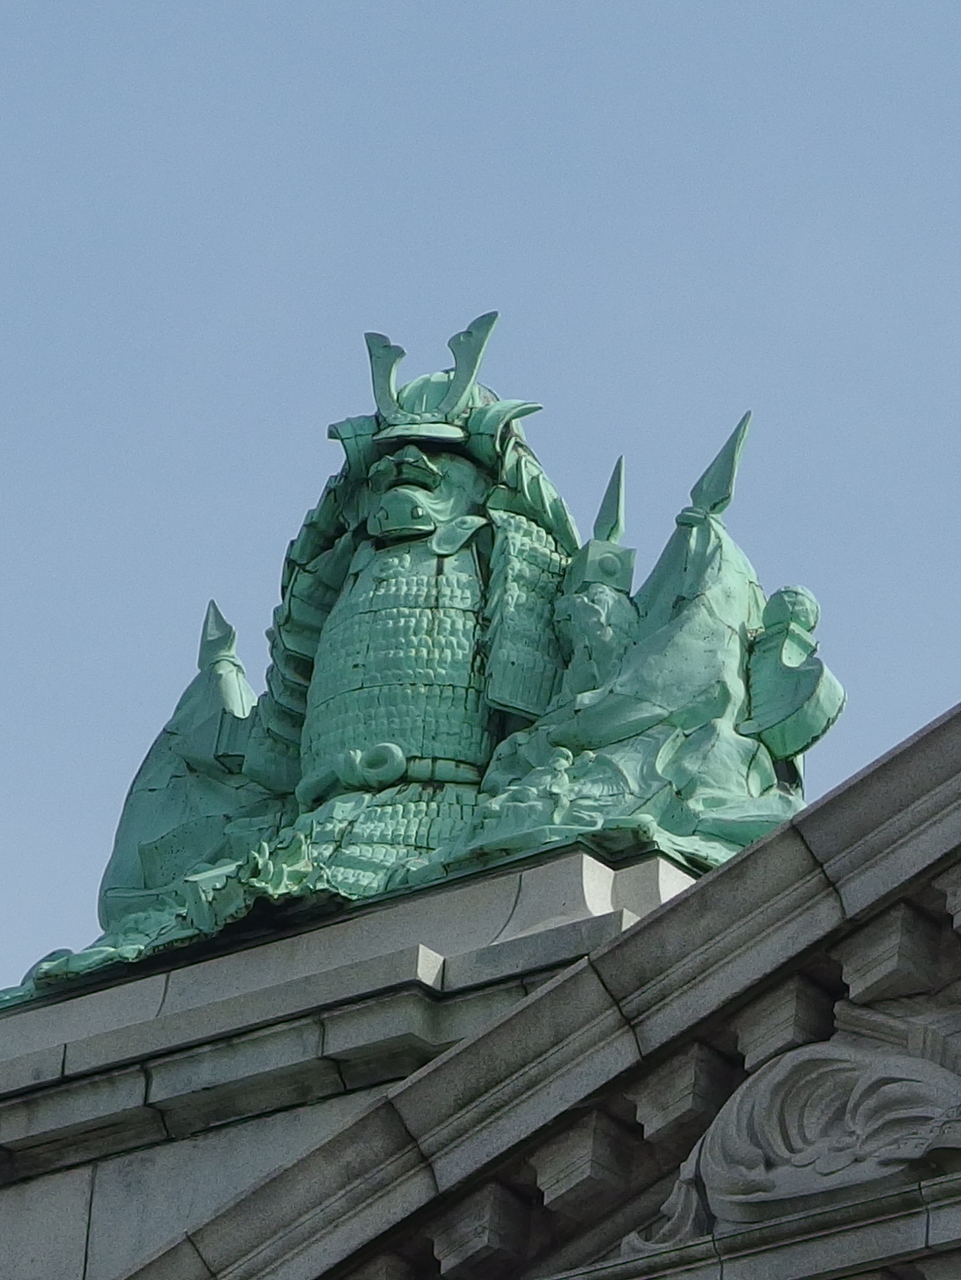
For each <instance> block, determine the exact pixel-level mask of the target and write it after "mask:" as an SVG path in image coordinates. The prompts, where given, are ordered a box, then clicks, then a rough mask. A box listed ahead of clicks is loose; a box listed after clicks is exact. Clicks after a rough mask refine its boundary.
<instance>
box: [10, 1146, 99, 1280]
mask: <svg viewBox="0 0 961 1280" xmlns="http://www.w3.org/2000/svg"><path fill="white" fill-rule="evenodd" d="M92 1178H93V1169H92V1168H91V1167H87V1168H85V1169H68V1170H65V1171H64V1172H63V1173H55V1174H50V1175H48V1176H47V1177H45V1178H35V1179H34V1180H33V1181H32V1182H20V1183H16V1184H14V1185H13V1186H7V1187H3V1188H0V1275H2V1276H3V1280H84V1274H83V1273H84V1253H85V1249H86V1243H87V1210H88V1207H89V1204H90V1185H91V1181H92Z"/></svg>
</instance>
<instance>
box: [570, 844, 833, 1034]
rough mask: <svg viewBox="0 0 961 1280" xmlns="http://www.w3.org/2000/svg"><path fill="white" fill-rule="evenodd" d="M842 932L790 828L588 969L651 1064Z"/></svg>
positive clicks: (818, 871)
mask: <svg viewBox="0 0 961 1280" xmlns="http://www.w3.org/2000/svg"><path fill="white" fill-rule="evenodd" d="M844 922H845V918H844V914H843V912H842V909H841V903H840V899H839V897H838V894H837V892H836V890H835V889H834V888H833V886H832V885H831V884H830V883H829V882H828V880H827V879H826V877H825V875H824V872H823V870H822V868H821V866H820V864H819V863H818V862H817V861H816V859H815V858H814V857H813V855H812V854H811V853H810V851H809V850H808V849H807V847H806V846H805V844H804V842H803V841H802V840H801V838H800V836H799V835H798V833H797V832H796V831H795V830H794V829H793V828H792V827H790V826H785V827H780V828H779V829H778V830H777V831H775V832H774V833H773V834H772V835H770V836H768V837H767V839H765V840H763V841H760V842H759V843H758V844H756V845H754V846H752V848H751V849H749V850H746V851H745V852H744V853H742V854H739V855H738V856H737V857H735V858H733V859H732V860H731V861H730V862H728V863H726V864H725V865H724V866H723V867H720V868H719V869H718V870H716V871H712V872H711V873H710V874H709V875H707V876H705V877H704V878H703V879H702V880H700V881H698V883H697V884H696V885H694V886H693V887H692V888H691V889H689V890H687V892H685V893H683V894H682V895H681V896H680V897H678V898H676V899H675V900H674V901H672V902H669V903H667V904H666V906H664V907H662V908H661V909H660V910H659V911H657V912H655V913H654V914H653V915H651V916H648V917H647V919H646V920H642V921H641V922H640V923H639V924H637V925H635V926H634V928H633V929H629V930H628V931H627V932H626V933H625V934H623V935H622V936H621V937H619V938H616V939H614V940H613V941H612V942H609V943H607V944H606V945H605V946H603V947H601V948H600V949H599V950H598V951H596V952H594V953H593V954H592V957H591V962H592V964H594V966H595V967H596V968H597V971H598V973H599V974H600V975H601V977H602V979H603V981H604V985H605V986H606V987H607V989H608V990H609V991H610V992H611V993H612V994H613V996H614V997H615V999H616V1000H617V1001H618V1002H619V1003H620V1006H621V1008H622V1009H623V1010H624V1012H625V1014H626V1015H627V1016H628V1017H629V1018H630V1020H631V1021H632V1023H634V1024H635V1028H636V1031H637V1035H638V1038H639V1041H640V1044H641V1048H642V1050H643V1051H644V1053H645V1054H647V1053H650V1052H651V1051H653V1050H654V1049H656V1048H658V1047H660V1046H661V1045H664V1044H665V1043H667V1042H668V1041H670V1040H671V1039H673V1038H674V1037H676V1036H678V1035H681V1034H685V1033H689V1032H690V1030H691V1029H692V1028H694V1027H696V1026H697V1024H698V1023H699V1022H700V1021H702V1020H703V1019H704V1018H706V1017H708V1016H709V1015H711V1014H713V1013H715V1012H716V1011H717V1010H718V1009H720V1008H722V1007H723V1006H724V1005H725V1004H726V1003H727V1002H728V1001H729V1000H732V999H734V998H735V997H737V996H739V995H741V994H743V993H744V992H746V991H749V990H750V988H751V987H752V986H753V985H755V984H756V983H758V982H760V981H762V980H763V979H765V978H766V977H768V976H769V975H770V974H772V973H775V972H776V971H777V970H778V969H779V968H781V967H782V966H784V965H786V964H788V963H789V962H790V961H792V960H794V959H795V957H796V956H797V955H798V954H799V953H800V952H802V951H803V950H804V949H805V948H807V947H809V946H811V945H813V944H815V943H817V942H820V941H821V940H823V939H824V938H825V937H827V936H828V935H829V934H830V933H831V932H832V931H833V930H836V929H838V928H839V926H841V925H843V924H844Z"/></svg>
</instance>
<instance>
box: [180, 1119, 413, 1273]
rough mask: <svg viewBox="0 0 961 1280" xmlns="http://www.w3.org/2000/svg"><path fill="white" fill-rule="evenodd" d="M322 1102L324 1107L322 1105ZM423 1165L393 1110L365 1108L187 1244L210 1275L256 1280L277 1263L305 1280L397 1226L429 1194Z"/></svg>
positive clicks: (209, 1224) (220, 1216)
mask: <svg viewBox="0 0 961 1280" xmlns="http://www.w3.org/2000/svg"><path fill="white" fill-rule="evenodd" d="M325 1105H327V1104H325ZM436 1190H437V1188H436V1184H435V1182H434V1179H433V1177H432V1176H431V1172H430V1167H429V1165H428V1164H427V1162H426V1161H425V1159H424V1157H423V1155H422V1154H421V1152H420V1151H419V1150H418V1148H417V1146H416V1144H415V1143H414V1142H412V1140H411V1137H410V1134H409V1133H408V1132H407V1131H406V1129H405V1127H404V1125H403V1124H402V1122H401V1121H400V1119H399V1117H398V1115H397V1112H396V1111H395V1109H394V1108H393V1107H392V1106H391V1105H390V1104H389V1103H388V1102H386V1101H384V1102H380V1103H375V1104H373V1105H369V1106H368V1108H367V1109H366V1110H365V1111H364V1112H363V1114H361V1115H360V1116H359V1117H358V1118H357V1119H356V1120H354V1121H353V1122H352V1123H350V1124H347V1125H345V1126H344V1127H342V1128H341V1129H339V1130H338V1131H337V1133H335V1134H334V1135H332V1136H331V1137H330V1138H329V1139H328V1140H327V1141H325V1142H323V1143H322V1144H321V1145H320V1146H319V1147H317V1148H316V1149H315V1150H313V1151H311V1152H310V1153H309V1154H308V1155H306V1156H304V1158H303V1159H301V1160H298V1161H296V1162H294V1163H293V1164H291V1165H290V1166H288V1167H287V1168H285V1169H283V1170H282V1171H281V1172H279V1173H277V1174H275V1175H274V1176H273V1177H270V1178H268V1179H266V1180H265V1181H264V1182H263V1183H261V1185H260V1186H258V1187H257V1188H256V1189H255V1190H254V1191H252V1192H251V1193H250V1194H249V1195H247V1196H245V1197H244V1198H243V1199H241V1200H239V1201H237V1202H236V1203H235V1204H233V1205H232V1206H231V1207H230V1208H228V1209H226V1210H224V1212H222V1213H220V1214H218V1215H217V1216H216V1217H214V1218H212V1219H210V1220H208V1221H207V1222H205V1223H204V1225H203V1226H201V1227H199V1228H198V1229H197V1230H196V1231H193V1232H191V1238H192V1239H193V1241H194V1244H195V1245H196V1246H197V1249H198V1252H199V1253H200V1255H201V1257H202V1258H203V1259H204V1261H205V1262H206V1264H207V1266H208V1267H209V1268H210V1270H211V1271H212V1272H213V1273H214V1274H215V1275H220V1274H221V1273H223V1272H227V1273H228V1274H229V1275H230V1276H231V1280H259V1278H260V1277H262V1276H264V1275H270V1274H271V1273H272V1271H273V1269H274V1267H275V1266H277V1265H279V1262H280V1260H282V1259H283V1260H284V1261H285V1263H286V1265H287V1267H288V1268H289V1267H290V1259H291V1257H294V1256H295V1257H296V1272H294V1271H293V1270H292V1269H289V1270H285V1272H284V1274H288V1275H294V1274H296V1275H297V1276H300V1277H304V1280H307V1278H308V1277H309V1278H310V1280H312V1278H313V1277H314V1276H317V1275H320V1274H322V1273H324V1272H325V1271H326V1270H327V1269H329V1268H331V1267H333V1266H334V1265H336V1264H339V1263H341V1262H342V1261H343V1260H344V1259H346V1258H349V1257H350V1256H351V1255H352V1254H353V1253H354V1251H355V1250H356V1249H358V1248H360V1247H361V1246H363V1245H366V1244H367V1243H368V1242H369V1241H370V1240H371V1239H373V1238H374V1237H375V1236H376V1235H378V1234H380V1232H382V1231H385V1230H387V1229H389V1228H390V1227H392V1226H395V1225H397V1224H398V1223H400V1222H403V1221H404V1220H405V1219H406V1218H407V1217H408V1216H409V1215H410V1214H412V1213H414V1212H417V1211H419V1210H421V1209H423V1207H424V1206H425V1205H426V1204H428V1203H429V1202H430V1200H431V1199H432V1198H433V1196H434V1195H435V1194H436Z"/></svg>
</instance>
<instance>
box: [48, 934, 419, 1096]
mask: <svg viewBox="0 0 961 1280" xmlns="http://www.w3.org/2000/svg"><path fill="white" fill-rule="evenodd" d="M290 941H291V939H289V938H284V939H280V941H279V942H278V943H277V944H276V945H277V946H282V945H283V944H285V943H287V942H290ZM263 950H264V948H261V947H257V948H251V949H250V950H248V951H243V952H239V953H237V955H238V956H244V957H253V958H254V959H252V960H249V961H248V967H247V968H246V969H245V970H240V969H239V968H238V969H235V970H233V971H232V972H231V974H230V975H229V976H230V979H231V985H229V986H227V987H226V989H225V990H222V991H218V988H217V985H216V979H217V973H218V972H219V971H214V973H213V974H211V973H209V972H207V973H199V974H198V975H197V985H196V988H193V987H192V986H191V974H193V973H195V972H196V971H199V970H204V969H205V968H206V966H207V965H213V964H217V963H219V962H220V961H221V960H227V959H236V958H237V956H233V957H228V956H224V957H218V960H217V961H213V960H211V961H205V962H204V963H203V964H199V965H191V966H189V967H188V969H187V970H183V971H180V970H178V971H176V972H175V973H172V974H171V975H170V977H171V981H172V982H173V979H174V978H175V977H176V991H175V993H174V996H172V997H171V999H170V1001H165V1002H164V1004H163V1008H162V1010H161V1013H160V1015H159V1016H158V1017H155V1018H152V1019H151V1020H149V1021H145V1022H142V1023H139V1024H138V1025H136V1026H132V1027H127V1028H125V1029H124V1030H123V1031H122V1032H120V1031H117V1032H111V1033H107V1034H105V1035H101V1036H93V1037H88V1038H87V1039H84V1040H82V1041H79V1042H75V1043H71V1044H68V1045H67V1054H66V1070H67V1071H68V1072H79V1071H89V1070H93V1069H95V1068H96V1067H98V1066H103V1065H104V1064H105V1063H113V1062H118V1061H123V1060H125V1059H126V1060H129V1059H131V1058H142V1057H147V1056H149V1055H152V1054H159V1053H166V1052H169V1051H170V1050H171V1049H173V1048H179V1047H181V1046H187V1045H191V1044H203V1043H205V1042H207V1041H209V1040H210V1039H211V1038H212V1037H215V1036H221V1035H230V1034H233V1033H237V1032H240V1031H245V1030H248V1029H252V1028H254V1027H258V1026H263V1025H265V1024H267V1023H271V1022H276V1021H278V1020H279V1019H281V1018H284V1017H296V1016H298V1015H301V1014H306V1013H309V1012H311V1011H312V1010H315V1009H318V1008H321V1007H323V1006H324V1005H328V1004H337V1003H340V1002H341V1001H344V1000H350V999H357V998H358V997H360V996H362V995H367V994H368V993H370V992H373V991H378V990H384V989H389V988H393V987H398V986H404V985H408V984H421V985H423V986H429V987H432V988H439V987H440V985H441V983H442V978H443V966H444V961H443V957H442V956H439V955H437V953H436V952H433V951H431V950H429V948H427V947H421V946H410V947H405V948H403V949H402V950H401V951H396V952H392V953H390V954H388V955H380V956H373V957H368V958H367V959H366V960H358V961H357V962H356V963H354V964H344V965H341V966H340V967H339V968H334V969H331V970H329V971H327V972H324V973H309V974H305V975H304V974H302V975H300V976H290V977H289V979H288V980H286V981H284V980H283V979H281V980H280V981H279V982H278V983H277V984H276V985H268V986H265V985H264V984H263V974H261V973H260V972H259V971H258V970H257V967H256V957H257V953H258V952H260V951H263ZM242 972H245V973H246V975H247V978H248V981H249V983H250V988H249V990H247V991H246V992H245V991H243V990H239V991H238V990H236V989H235V988H236V984H237V983H239V981H240V977H241V973H242Z"/></svg>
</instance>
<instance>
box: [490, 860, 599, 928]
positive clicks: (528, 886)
mask: <svg viewBox="0 0 961 1280" xmlns="http://www.w3.org/2000/svg"><path fill="white" fill-rule="evenodd" d="M614 876H615V873H614V871H613V869H612V868H611V867H608V866H605V865H604V863H603V862H599V861H598V860H597V859H596V858H592V857H590V855H589V854H586V853H583V852H581V851H579V850H575V851H573V852H571V853H566V854H563V855H562V856H561V857H558V858H553V859H551V860H550V861H549V862H540V863H536V864H535V865H534V866H529V867H526V868H524V869H523V870H522V871H520V873H519V882H518V891H517V900H516V902H515V904H514V908H513V910H512V911H511V914H510V918H509V919H508V921H507V923H506V924H505V926H504V928H503V929H502V931H501V932H500V933H499V934H498V936H497V939H496V941H497V942H507V941H509V940H510V939H511V938H521V937H524V936H525V935H527V934H531V933H537V932H540V931H541V930H543V929H553V928H556V927H557V926H558V925H563V924H570V923H572V922H573V921H575V920H586V919H590V918H591V917H592V916H602V915H610V913H611V912H612V911H613V910H614V901H613V892H614Z"/></svg>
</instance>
